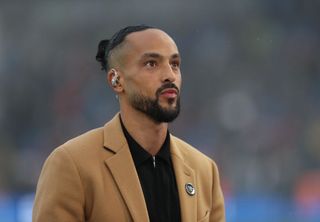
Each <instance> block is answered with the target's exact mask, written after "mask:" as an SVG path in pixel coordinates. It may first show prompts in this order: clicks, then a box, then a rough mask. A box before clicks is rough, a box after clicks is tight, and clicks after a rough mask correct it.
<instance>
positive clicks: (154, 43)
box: [125, 28, 178, 53]
mask: <svg viewBox="0 0 320 222" xmlns="http://www.w3.org/2000/svg"><path fill="white" fill-rule="evenodd" d="M125 41H126V43H127V45H128V46H129V47H130V48H131V47H133V48H135V49H148V48H149V49H152V48H158V47H159V46H160V47H168V48H171V49H172V50H173V51H176V53H177V52H178V49H177V46H176V44H175V42H174V40H173V39H172V38H171V37H170V36H169V35H168V34H167V33H165V32H164V31H162V30H160V29H153V28H152V29H147V30H143V31H139V32H133V33H130V34H129V35H127V36H126V40H125Z"/></svg>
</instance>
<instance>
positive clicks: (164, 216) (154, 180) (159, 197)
mask: <svg viewBox="0 0 320 222" xmlns="http://www.w3.org/2000/svg"><path fill="white" fill-rule="evenodd" d="M120 119H121V118H120ZM121 126H122V130H123V132H124V135H125V137H126V139H127V142H128V145H129V149H130V152H131V155H132V158H133V161H134V164H135V167H136V171H137V173H138V176H139V180H140V184H141V187H142V190H143V194H144V199H145V201H146V205H147V209H148V214H149V219H150V222H179V221H181V215H180V203H179V194H178V188H177V184H176V178H175V174H174V170H173V164H172V161H171V155H170V134H169V132H167V136H166V139H165V141H164V143H163V145H162V146H161V149H160V150H159V152H158V153H157V154H156V155H155V156H152V155H150V154H149V153H148V152H147V151H146V150H145V149H143V148H142V147H141V146H140V145H139V144H138V143H137V142H136V141H135V140H134V139H133V138H132V137H131V135H130V134H129V133H128V131H127V130H126V128H125V127H124V125H123V123H122V120H121Z"/></svg>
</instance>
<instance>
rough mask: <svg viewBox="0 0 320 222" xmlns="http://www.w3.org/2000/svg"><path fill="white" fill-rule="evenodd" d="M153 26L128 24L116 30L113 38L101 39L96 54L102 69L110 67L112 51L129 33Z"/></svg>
mask: <svg viewBox="0 0 320 222" xmlns="http://www.w3.org/2000/svg"><path fill="white" fill-rule="evenodd" d="M151 28H153V27H151V26H147V25H135V26H127V27H125V28H123V29H121V30H119V31H118V32H116V33H115V34H114V35H113V36H112V37H111V39H104V40H101V41H100V42H99V45H98V52H97V55H96V60H97V61H98V62H99V63H100V64H101V69H102V70H105V71H108V69H109V68H110V67H109V64H108V60H109V55H110V52H111V51H112V50H113V49H114V48H115V47H117V46H118V45H120V44H121V43H122V42H123V41H124V39H125V37H126V36H127V35H129V34H130V33H132V32H139V31H143V30H146V29H151Z"/></svg>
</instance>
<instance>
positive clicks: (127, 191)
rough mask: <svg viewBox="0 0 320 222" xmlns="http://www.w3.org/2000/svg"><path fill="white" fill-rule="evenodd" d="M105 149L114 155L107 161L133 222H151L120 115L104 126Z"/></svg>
mask: <svg viewBox="0 0 320 222" xmlns="http://www.w3.org/2000/svg"><path fill="white" fill-rule="evenodd" d="M104 147H105V148H106V149H108V150H110V151H112V152H113V153H114V155H113V156H111V157H109V158H108V159H106V160H105V164H106V165H107V167H108V168H109V170H110V172H111V174H112V175H113V177H114V180H115V182H116V184H117V186H118V188H119V190H120V192H121V195H122V197H123V199H124V201H125V203H126V204H127V207H128V209H129V212H130V214H131V216H132V219H133V221H149V217H148V211H147V206H146V203H145V199H144V195H143V191H142V188H141V185H140V181H139V177H138V174H137V171H136V169H135V166H134V162H133V160H132V157H131V153H130V150H129V147H128V144H127V141H126V139H125V137H124V135H123V132H122V129H121V125H120V119H119V114H117V115H116V116H115V117H114V118H113V119H112V120H111V121H110V122H108V123H107V124H106V125H105V126H104Z"/></svg>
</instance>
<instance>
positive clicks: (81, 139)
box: [56, 127, 104, 154]
mask: <svg viewBox="0 0 320 222" xmlns="http://www.w3.org/2000/svg"><path fill="white" fill-rule="evenodd" d="M103 135H104V134H103V127H99V128H95V129H92V130H90V131H87V132H85V133H83V134H81V135H79V136H77V137H74V138H72V139H70V140H68V141H67V142H65V143H64V144H62V145H60V146H59V147H57V148H56V149H58V150H60V149H62V150H65V151H67V152H68V153H70V154H76V153H83V154H84V153H86V152H88V151H90V152H92V151H94V150H97V149H99V148H102V147H103Z"/></svg>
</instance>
